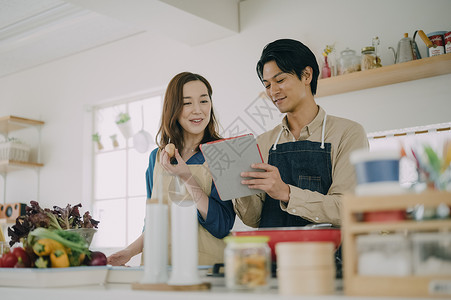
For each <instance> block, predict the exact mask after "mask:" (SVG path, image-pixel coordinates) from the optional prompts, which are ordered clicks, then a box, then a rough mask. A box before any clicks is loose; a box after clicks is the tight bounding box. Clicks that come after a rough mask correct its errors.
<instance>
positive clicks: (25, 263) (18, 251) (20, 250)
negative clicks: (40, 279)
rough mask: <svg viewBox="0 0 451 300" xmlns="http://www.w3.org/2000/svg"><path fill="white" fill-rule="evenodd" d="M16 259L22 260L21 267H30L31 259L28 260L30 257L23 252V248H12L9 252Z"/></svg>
mask: <svg viewBox="0 0 451 300" xmlns="http://www.w3.org/2000/svg"><path fill="white" fill-rule="evenodd" d="M11 252H12V253H13V254H14V255H15V256H16V257H17V258H19V257H20V258H21V259H22V263H23V266H25V267H27V268H28V267H31V259H30V257H29V256H28V253H27V252H26V251H25V249H24V248H22V247H16V248H13V249H12V251H11Z"/></svg>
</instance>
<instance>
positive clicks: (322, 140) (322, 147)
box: [320, 114, 327, 149]
mask: <svg viewBox="0 0 451 300" xmlns="http://www.w3.org/2000/svg"><path fill="white" fill-rule="evenodd" d="M326 119H327V114H325V115H324V120H323V129H322V132H321V147H320V148H321V149H324V132H325V131H326Z"/></svg>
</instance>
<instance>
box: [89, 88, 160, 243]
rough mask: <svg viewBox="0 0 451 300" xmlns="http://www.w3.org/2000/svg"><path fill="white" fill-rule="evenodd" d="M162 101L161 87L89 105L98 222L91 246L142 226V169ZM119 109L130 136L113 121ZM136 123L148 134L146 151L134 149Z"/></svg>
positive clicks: (129, 237)
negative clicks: (124, 115)
mask: <svg viewBox="0 0 451 300" xmlns="http://www.w3.org/2000/svg"><path fill="white" fill-rule="evenodd" d="M162 103H163V92H162V91H160V92H158V93H155V94H153V95H149V96H148V97H146V98H143V97H141V98H140V99H127V100H124V101H122V102H120V103H117V102H116V103H114V104H107V105H102V106H99V107H95V108H94V111H93V114H94V118H93V128H94V130H93V131H94V132H93V134H96V133H97V134H98V137H99V138H98V142H94V143H93V176H92V178H93V185H92V187H93V190H92V201H93V218H94V219H96V220H99V221H100V224H99V230H98V232H97V234H96V236H95V239H94V240H93V247H97V248H99V247H102V248H122V247H125V246H127V245H128V244H130V243H131V242H133V241H134V240H135V239H136V238H137V237H138V236H139V235H140V234H141V232H142V229H143V226H144V219H145V211H146V210H145V203H146V198H147V191H146V180H145V172H146V170H147V166H148V163H149V154H150V152H151V151H152V150H153V149H154V148H155V147H156V145H155V136H156V133H157V131H158V127H159V124H160V117H161V109H162ZM120 113H127V114H128V115H129V116H130V120H129V122H127V125H131V133H132V134H131V137H129V138H126V137H124V135H123V134H122V133H121V131H120V129H119V127H118V125H117V124H116V118H117V116H118V115H119V114H120ZM142 114H143V115H144V120H143V118H142ZM141 129H144V130H145V131H147V132H148V133H150V134H151V136H152V145H151V146H150V147H149V149H148V151H146V152H145V153H139V152H138V151H136V149H135V148H134V146H133V135H134V134H136V133H137V132H138V131H140V130H141ZM93 140H94V138H93Z"/></svg>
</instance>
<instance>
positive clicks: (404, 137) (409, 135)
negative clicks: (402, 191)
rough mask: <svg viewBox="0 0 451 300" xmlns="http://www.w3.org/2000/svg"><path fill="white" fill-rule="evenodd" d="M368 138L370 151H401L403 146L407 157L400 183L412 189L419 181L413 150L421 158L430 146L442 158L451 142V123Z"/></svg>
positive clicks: (381, 133) (402, 165) (372, 135)
mask: <svg viewBox="0 0 451 300" xmlns="http://www.w3.org/2000/svg"><path fill="white" fill-rule="evenodd" d="M368 138H369V143H370V151H378V150H388V149H390V150H400V149H401V145H402V147H403V148H404V149H405V151H406V154H407V156H406V157H404V158H402V159H401V160H400V167H399V181H400V184H401V185H402V186H403V187H410V186H412V185H413V184H415V183H417V182H418V180H419V178H418V172H417V165H416V161H415V160H414V157H413V154H412V150H413V151H415V153H416V155H418V156H420V158H421V157H424V156H423V155H424V145H429V146H430V147H432V149H434V151H435V152H436V153H437V154H439V156H441V157H442V156H443V155H444V153H443V151H444V146H445V144H446V143H447V142H451V123H442V124H434V125H429V126H422V127H413V128H405V129H400V130H390V131H384V132H375V133H370V134H368ZM423 159H424V160H425V159H426V158H423Z"/></svg>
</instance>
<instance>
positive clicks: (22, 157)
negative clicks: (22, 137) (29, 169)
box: [0, 142, 30, 162]
mask: <svg viewBox="0 0 451 300" xmlns="http://www.w3.org/2000/svg"><path fill="white" fill-rule="evenodd" d="M29 157H30V146H28V145H27V144H23V143H17V142H4V143H0V160H15V161H26V162H27V161H28V159H29Z"/></svg>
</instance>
